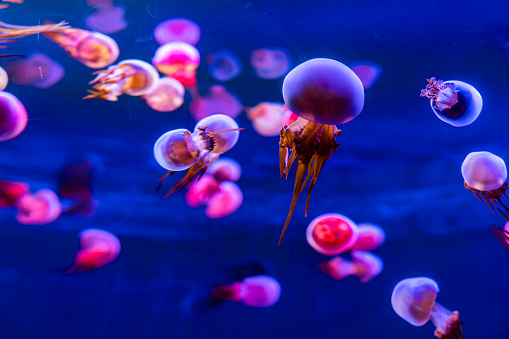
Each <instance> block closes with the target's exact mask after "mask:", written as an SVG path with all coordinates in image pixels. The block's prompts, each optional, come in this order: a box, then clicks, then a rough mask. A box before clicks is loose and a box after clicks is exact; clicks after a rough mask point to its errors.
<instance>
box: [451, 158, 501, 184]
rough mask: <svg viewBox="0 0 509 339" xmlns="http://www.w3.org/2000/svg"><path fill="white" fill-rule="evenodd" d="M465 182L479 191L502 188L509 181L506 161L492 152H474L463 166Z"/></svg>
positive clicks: (462, 172) (462, 171)
mask: <svg viewBox="0 0 509 339" xmlns="http://www.w3.org/2000/svg"><path fill="white" fill-rule="evenodd" d="M461 174H462V175H463V179H464V180H465V182H466V183H467V184H468V185H469V186H470V187H472V188H475V189H476V190H478V191H491V190H495V189H497V188H500V187H501V186H502V185H503V184H504V183H505V181H506V179H507V168H506V166H505V162H504V160H502V158H500V157H498V156H496V155H495V154H493V153H490V152H472V153H470V154H468V155H467V157H466V158H465V160H464V161H463V164H462V165H461Z"/></svg>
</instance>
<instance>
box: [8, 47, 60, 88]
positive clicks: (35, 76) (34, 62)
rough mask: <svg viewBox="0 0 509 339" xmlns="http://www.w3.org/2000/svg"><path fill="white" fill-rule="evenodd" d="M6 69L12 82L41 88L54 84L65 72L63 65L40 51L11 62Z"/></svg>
mask: <svg viewBox="0 0 509 339" xmlns="http://www.w3.org/2000/svg"><path fill="white" fill-rule="evenodd" d="M8 70H9V72H10V73H11V74H12V81H13V82H14V83H16V84H18V85H23V86H34V87H37V88H43V89H44V88H49V87H51V86H53V85H55V84H56V83H57V82H59V81H60V80H61V79H62V78H63V77H64V74H65V70H64V67H63V66H62V65H61V64H60V63H59V62H58V61H55V60H53V59H51V58H50V57H49V56H47V55H46V54H42V53H34V54H32V55H30V56H29V57H28V58H26V59H22V60H18V61H15V62H12V63H10V64H9V65H8Z"/></svg>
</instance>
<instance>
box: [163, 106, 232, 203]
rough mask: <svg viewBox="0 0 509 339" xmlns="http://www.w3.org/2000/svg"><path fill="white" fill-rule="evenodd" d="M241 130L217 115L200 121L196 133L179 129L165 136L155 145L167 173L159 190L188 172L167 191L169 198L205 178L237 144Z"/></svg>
mask: <svg viewBox="0 0 509 339" xmlns="http://www.w3.org/2000/svg"><path fill="white" fill-rule="evenodd" d="M239 130H240V128H239V125H237V123H236V122H235V120H233V119H232V118H230V117H228V116H226V115H224V114H215V115H211V116H210V117H207V118H204V119H202V120H200V121H198V123H197V124H196V127H195V128H194V132H193V133H191V132H190V131H188V130H186V129H177V130H172V131H169V132H166V133H165V134H163V135H162V136H161V137H160V138H159V139H158V140H157V141H156V143H155V144H154V157H155V158H156V161H157V163H158V164H159V165H161V167H163V168H165V169H167V170H168V173H166V174H165V175H164V176H163V177H162V178H161V180H160V184H159V186H161V184H162V183H163V181H164V180H165V179H166V178H167V177H168V175H169V174H171V173H173V172H175V171H182V170H185V169H187V173H186V174H185V176H184V177H183V178H182V179H181V180H180V181H179V182H177V183H176V184H175V185H174V186H173V187H172V188H170V189H169V190H168V192H167V193H166V196H168V195H170V194H172V193H174V192H176V191H177V190H183V189H184V188H185V187H186V186H187V185H189V184H190V183H191V181H192V180H193V179H194V178H196V177H197V176H198V178H199V177H200V176H201V175H203V173H204V172H205V171H206V170H207V167H208V166H209V165H210V164H212V163H213V162H214V161H216V160H217V159H218V158H219V155H221V154H223V153H225V152H227V151H228V150H229V149H231V148H232V147H233V146H234V145H235V144H236V143H237V140H238V139H239Z"/></svg>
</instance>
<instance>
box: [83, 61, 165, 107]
mask: <svg viewBox="0 0 509 339" xmlns="http://www.w3.org/2000/svg"><path fill="white" fill-rule="evenodd" d="M94 74H97V77H96V78H95V79H94V80H92V81H91V82H90V84H91V85H94V86H93V87H92V90H88V92H89V93H90V94H89V95H87V96H86V97H84V99H91V98H100V99H105V100H108V101H117V100H118V97H119V96H121V95H122V94H127V95H131V96H140V95H143V94H145V93H148V92H150V91H151V90H152V88H153V87H154V86H156V83H157V80H158V79H159V73H157V70H156V69H155V68H154V67H153V66H152V65H151V64H149V63H147V62H145V61H141V60H137V59H128V60H124V61H122V62H120V63H118V64H117V65H113V66H110V67H108V68H107V69H106V70H102V71H99V72H96V73H94Z"/></svg>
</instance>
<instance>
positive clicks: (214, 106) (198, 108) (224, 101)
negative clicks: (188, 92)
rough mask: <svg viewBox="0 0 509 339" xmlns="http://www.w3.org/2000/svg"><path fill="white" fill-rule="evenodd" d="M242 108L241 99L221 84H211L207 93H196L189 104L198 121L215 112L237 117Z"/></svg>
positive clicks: (190, 110)
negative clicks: (198, 94) (202, 94)
mask: <svg viewBox="0 0 509 339" xmlns="http://www.w3.org/2000/svg"><path fill="white" fill-rule="evenodd" d="M242 109H243V107H242V103H241V102H240V100H239V99H238V98H237V97H236V96H235V95H234V94H232V93H230V92H229V91H228V90H227V89H226V88H225V87H224V86H221V85H214V86H211V87H210V88H209V91H208V94H207V95H204V96H199V97H196V95H195V97H194V98H193V101H192V102H191V103H190V104H189V112H190V113H191V115H192V116H193V118H194V119H195V120H196V121H198V120H201V119H203V118H206V117H208V116H211V115H213V114H224V115H227V116H229V117H230V118H233V119H235V118H236V117H237V116H238V115H239V114H240V112H242Z"/></svg>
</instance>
